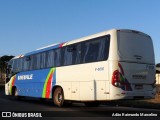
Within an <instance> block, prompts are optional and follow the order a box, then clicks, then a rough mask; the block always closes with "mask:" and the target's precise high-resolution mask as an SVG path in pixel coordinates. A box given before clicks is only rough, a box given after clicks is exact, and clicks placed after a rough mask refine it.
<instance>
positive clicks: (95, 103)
mask: <svg viewBox="0 0 160 120" xmlns="http://www.w3.org/2000/svg"><path fill="white" fill-rule="evenodd" d="M84 104H85V105H86V106H87V107H98V106H99V105H100V103H99V102H85V103H84Z"/></svg>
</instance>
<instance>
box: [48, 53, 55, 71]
mask: <svg viewBox="0 0 160 120" xmlns="http://www.w3.org/2000/svg"><path fill="white" fill-rule="evenodd" d="M46 66H47V68H49V67H54V50H50V51H48V55H47V65H46Z"/></svg>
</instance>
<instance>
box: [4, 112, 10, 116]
mask: <svg viewBox="0 0 160 120" xmlns="http://www.w3.org/2000/svg"><path fill="white" fill-rule="evenodd" d="M2 117H11V112H2Z"/></svg>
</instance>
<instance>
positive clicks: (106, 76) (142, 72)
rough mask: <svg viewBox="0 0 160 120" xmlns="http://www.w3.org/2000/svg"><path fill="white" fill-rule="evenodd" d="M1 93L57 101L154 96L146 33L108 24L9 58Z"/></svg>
mask: <svg viewBox="0 0 160 120" xmlns="http://www.w3.org/2000/svg"><path fill="white" fill-rule="evenodd" d="M7 71H8V72H7V77H6V83H5V94H6V95H12V96H15V97H22V96H29V97H36V98H41V99H51V100H52V101H53V103H54V104H55V105H56V106H59V107H62V106H63V105H64V104H66V103H72V102H83V103H85V104H86V105H87V106H98V105H99V104H100V103H102V102H107V101H111V100H122V99H151V98H154V97H155V91H156V90H155V57H154V50H153V43H152V39H151V37H150V36H149V35H147V34H145V33H142V32H139V31H136V30H129V29H112V30H108V31H104V32H101V33H97V34H94V35H90V36H87V37H83V38H80V39H75V40H72V41H68V42H64V43H59V44H54V45H50V46H47V47H43V48H41V49H37V50H35V51H32V52H29V53H26V54H24V55H20V56H17V57H15V58H13V59H11V60H10V61H9V62H8V69H7Z"/></svg>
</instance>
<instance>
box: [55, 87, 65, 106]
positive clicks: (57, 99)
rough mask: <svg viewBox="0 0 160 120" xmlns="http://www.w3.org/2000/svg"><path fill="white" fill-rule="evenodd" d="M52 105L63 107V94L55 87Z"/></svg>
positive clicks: (59, 88)
mask: <svg viewBox="0 0 160 120" xmlns="http://www.w3.org/2000/svg"><path fill="white" fill-rule="evenodd" d="M53 101H54V104H55V105H56V106H58V107H62V106H63V105H64V94H63V90H62V88H61V87H57V88H56V89H55V91H54V95H53Z"/></svg>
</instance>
